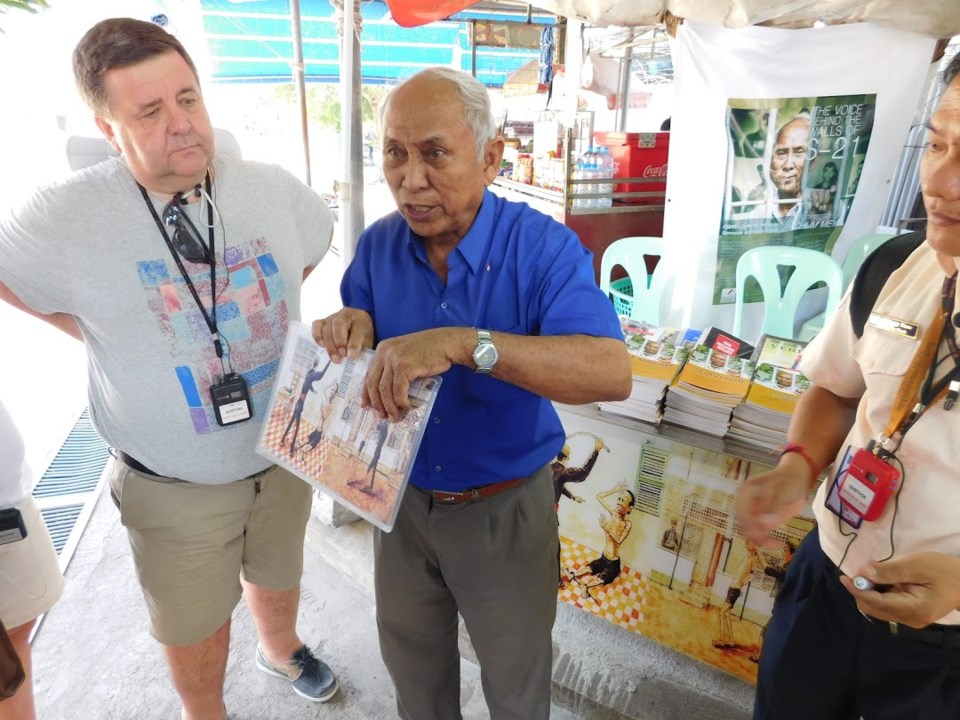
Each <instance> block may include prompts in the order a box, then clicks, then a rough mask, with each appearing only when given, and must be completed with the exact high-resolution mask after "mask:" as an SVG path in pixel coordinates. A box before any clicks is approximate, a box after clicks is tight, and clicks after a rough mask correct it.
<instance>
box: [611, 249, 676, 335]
mask: <svg viewBox="0 0 960 720" xmlns="http://www.w3.org/2000/svg"><path fill="white" fill-rule="evenodd" d="M648 258H659V260H657V262H656V267H655V268H654V269H653V272H647V267H648V264H647V259H648ZM651 264H652V263H651ZM617 265H619V266H621V267H622V268H623V269H624V270H626V271H627V277H625V278H621V279H619V280H611V276H612V275H613V269H614V268H615V267H616V266H617ZM673 270H674V268H673V264H672V263H671V262H669V261H668V259H667V252H666V243H665V242H664V241H663V238H658V237H641V236H636V237H625V238H620V239H619V240H614V241H613V242H612V243H610V245H608V246H607V249H606V250H604V251H603V255H602V256H601V258H600V289H601V290H603V292H604V294H606V296H607V297H609V298H610V299H611V300H612V301H613V307H614V309H615V310H616V311H617V315H626V316H627V317H629V318H630V319H631V320H639V321H642V322H647V323H651V324H653V325H659V324H660V323H661V322H662V319H661V305H662V300H663V294H664V289H665V288H666V286H667V283H668V282H669V281H670V280H671V278H672V277H673Z"/></svg>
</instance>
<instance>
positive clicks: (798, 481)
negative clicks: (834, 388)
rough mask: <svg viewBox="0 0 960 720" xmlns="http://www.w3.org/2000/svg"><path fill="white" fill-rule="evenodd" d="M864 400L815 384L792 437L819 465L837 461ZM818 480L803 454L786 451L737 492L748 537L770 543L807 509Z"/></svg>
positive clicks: (802, 399)
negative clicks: (773, 535)
mask: <svg viewBox="0 0 960 720" xmlns="http://www.w3.org/2000/svg"><path fill="white" fill-rule="evenodd" d="M859 402H860V398H845V397H841V396H839V395H836V394H834V393H832V392H830V391H829V390H827V389H825V388H822V387H819V386H817V385H811V386H810V388H809V389H808V390H807V391H806V392H804V394H803V395H801V396H800V400H799V401H798V402H797V407H796V409H795V410H794V413H793V417H792V418H791V420H790V427H789V429H788V431H787V440H788V441H789V442H790V443H796V444H798V445H800V446H802V447H803V449H804V451H805V452H806V453H807V455H809V456H810V459H811V460H812V461H813V462H814V463H815V465H816V467H818V468H824V467H826V466H827V465H829V464H830V463H832V462H833V460H834V458H835V457H836V455H837V452H838V451H839V450H840V446H841V444H842V443H843V440H844V438H846V436H847V433H848V432H849V431H850V428H851V427H853V422H854V420H855V418H856V412H857V405H858V404H859ZM816 481H817V478H816V477H813V469H812V468H811V467H810V465H809V463H808V462H807V460H806V459H805V458H804V457H803V455H802V454H801V453H798V452H789V453H786V454H784V455H782V456H781V457H780V459H779V461H778V462H777V466H776V467H775V468H774V469H773V470H771V471H770V472H766V473H761V474H759V475H755V476H754V477H752V478H749V479H747V480H746V481H744V482H743V483H742V484H741V486H740V487H739V488H738V490H737V513H738V515H739V516H740V523H741V527H742V529H743V533H744V535H745V536H746V537H747V538H749V539H751V540H754V541H756V542H758V543H761V544H763V545H766V546H772V545H773V544H775V541H774V540H773V538H771V537H770V535H769V533H770V531H771V530H773V529H774V528H776V527H779V526H780V525H781V524H783V523H784V522H785V521H786V520H788V519H790V518H791V517H793V516H794V515H796V514H797V513H798V512H800V510H802V509H803V506H804V504H805V503H806V499H807V494H808V492H809V491H810V489H811V488H812V487H813V485H814V484H815V483H816Z"/></svg>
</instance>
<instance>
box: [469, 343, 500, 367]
mask: <svg viewBox="0 0 960 720" xmlns="http://www.w3.org/2000/svg"><path fill="white" fill-rule="evenodd" d="M473 360H474V362H476V363H477V367H480V368H490V367H493V364H494V363H495V362H496V361H497V349H496V348H495V347H494V346H493V345H491V344H483V345H480V346H479V347H477V349H476V350H474V351H473Z"/></svg>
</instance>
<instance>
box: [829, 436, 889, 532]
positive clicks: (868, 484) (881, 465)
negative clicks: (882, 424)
mask: <svg viewBox="0 0 960 720" xmlns="http://www.w3.org/2000/svg"><path fill="white" fill-rule="evenodd" d="M899 485H900V471H899V470H897V468H896V467H894V466H893V465H891V464H890V463H888V462H887V461H886V460H884V459H883V458H881V457H879V456H877V455H875V454H874V453H872V452H870V451H869V450H865V449H860V450H857V451H856V452H855V453H854V454H853V459H852V460H851V461H850V466H849V467H848V468H847V472H846V473H845V474H844V475H843V477H841V478H840V485H839V489H838V492H839V495H840V502H842V503H843V504H844V505H845V506H847V507H849V508H850V509H851V510H852V511H853V512H854V513H856V514H857V515H859V516H860V517H862V518H863V519H864V520H866V521H867V522H871V521H873V520H876V519H877V518H879V517H880V516H881V515H882V514H883V510H884V508H886V506H887V503H888V502H889V501H890V497H891V496H892V495H894V494H895V493H896V491H897V488H898V487H899Z"/></svg>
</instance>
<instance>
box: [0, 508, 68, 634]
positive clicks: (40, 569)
mask: <svg viewBox="0 0 960 720" xmlns="http://www.w3.org/2000/svg"><path fill="white" fill-rule="evenodd" d="M19 508H20V514H21V515H23V520H24V525H25V526H26V528H27V536H26V537H25V538H24V539H23V540H17V541H16V542H12V543H6V544H5V545H0V620H3V624H4V625H6V626H7V629H8V630H12V629H13V628H15V627H20V626H21V625H23V624H25V623H28V622H30V621H31V620H34V619H35V618H37V617H39V616H40V615H42V614H43V613H45V612H47V610H49V609H50V608H52V607H53V604H54V603H55V602H56V601H57V600H58V599H59V598H60V595H61V594H63V573H61V572H60V562H59V561H58V560H57V551H56V550H54V548H53V541H52V540H51V539H50V533H49V532H47V526H46V524H44V522H43V516H42V515H41V514H40V509H39V508H38V507H37V503H36V502H34V499H33V498H32V497H31V498H27V499H26V500H24V501H23V502H22V503H20V505H19Z"/></svg>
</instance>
